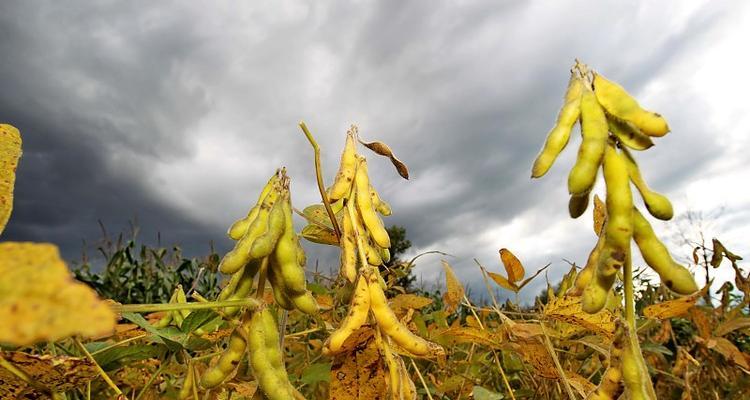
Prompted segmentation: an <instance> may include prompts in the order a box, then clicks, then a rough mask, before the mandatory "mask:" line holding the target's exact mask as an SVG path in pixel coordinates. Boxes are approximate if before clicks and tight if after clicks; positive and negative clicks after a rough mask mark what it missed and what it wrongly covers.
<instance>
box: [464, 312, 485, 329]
mask: <svg viewBox="0 0 750 400" xmlns="http://www.w3.org/2000/svg"><path fill="white" fill-rule="evenodd" d="M466 326H468V327H470V328H480V329H481V326H482V324H480V323H479V320H478V319H476V318H474V316H473V315H469V316H467V317H466Z"/></svg>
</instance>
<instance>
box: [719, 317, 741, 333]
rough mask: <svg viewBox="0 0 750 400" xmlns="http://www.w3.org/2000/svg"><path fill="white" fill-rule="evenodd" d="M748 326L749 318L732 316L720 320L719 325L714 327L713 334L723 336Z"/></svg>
mask: <svg viewBox="0 0 750 400" xmlns="http://www.w3.org/2000/svg"><path fill="white" fill-rule="evenodd" d="M745 328H750V318H747V317H740V318H733V319H730V320H727V321H724V322H722V323H721V324H719V326H717V327H716V331H714V335H715V336H724V335H727V334H729V333H732V332H734V331H736V330H737V329H745Z"/></svg>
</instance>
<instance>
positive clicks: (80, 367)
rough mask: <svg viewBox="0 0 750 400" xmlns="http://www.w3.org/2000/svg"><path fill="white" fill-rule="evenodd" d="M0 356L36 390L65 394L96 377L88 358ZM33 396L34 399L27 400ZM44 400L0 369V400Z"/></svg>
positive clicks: (14, 377)
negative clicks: (38, 399) (29, 379)
mask: <svg viewBox="0 0 750 400" xmlns="http://www.w3.org/2000/svg"><path fill="white" fill-rule="evenodd" d="M0 356H2V358H4V359H5V360H6V361H8V362H9V363H11V364H13V365H14V366H15V367H16V368H18V369H19V370H21V371H23V372H25V373H26V374H27V375H28V376H29V377H30V378H31V380H32V381H33V382H35V383H37V384H38V386H41V387H43V388H48V389H54V390H56V391H58V392H66V391H69V390H74V389H76V388H83V387H84V386H86V383H88V382H90V381H91V380H93V379H94V378H96V377H97V376H98V375H99V372H98V370H97V369H96V366H95V365H94V363H92V362H91V361H90V360H89V359H88V358H77V357H65V356H57V357H55V356H51V355H41V356H39V355H31V354H26V353H22V352H15V351H14V352H0ZM33 395H37V396H38V397H31V396H33ZM21 398H47V396H46V395H45V394H44V393H41V392H40V391H39V390H37V389H35V388H33V387H31V386H30V385H29V384H28V383H26V382H25V381H23V380H22V379H20V378H18V377H17V376H16V375H14V374H13V373H11V372H10V371H8V370H7V369H5V368H2V367H0V399H21Z"/></svg>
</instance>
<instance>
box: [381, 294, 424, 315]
mask: <svg viewBox="0 0 750 400" xmlns="http://www.w3.org/2000/svg"><path fill="white" fill-rule="evenodd" d="M432 303H433V300H432V299H430V298H428V297H422V296H417V295H416V294H399V295H397V296H396V297H394V298H393V299H391V302H390V305H391V308H392V309H393V311H394V312H398V311H399V310H402V309H408V308H413V309H415V310H419V309H422V308H424V307H427V306H429V305H430V304H432Z"/></svg>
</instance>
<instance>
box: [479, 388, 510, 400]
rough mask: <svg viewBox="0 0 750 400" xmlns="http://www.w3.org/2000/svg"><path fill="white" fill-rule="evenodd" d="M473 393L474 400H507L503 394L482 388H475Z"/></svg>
mask: <svg viewBox="0 0 750 400" xmlns="http://www.w3.org/2000/svg"><path fill="white" fill-rule="evenodd" d="M471 393H472V395H473V396H474V400H502V399H504V398H505V396H503V395H502V394H501V393H497V392H493V391H491V390H487V389H485V388H483V387H481V386H474V389H473V390H472V391H471Z"/></svg>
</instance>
